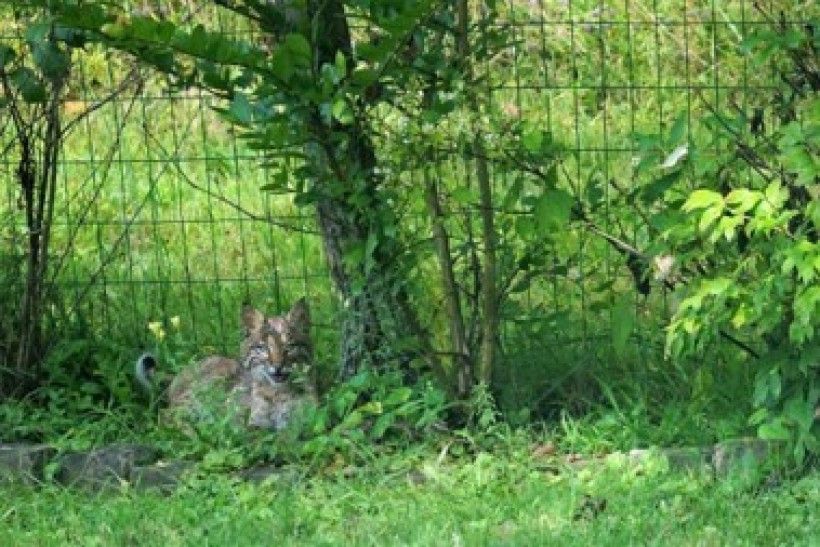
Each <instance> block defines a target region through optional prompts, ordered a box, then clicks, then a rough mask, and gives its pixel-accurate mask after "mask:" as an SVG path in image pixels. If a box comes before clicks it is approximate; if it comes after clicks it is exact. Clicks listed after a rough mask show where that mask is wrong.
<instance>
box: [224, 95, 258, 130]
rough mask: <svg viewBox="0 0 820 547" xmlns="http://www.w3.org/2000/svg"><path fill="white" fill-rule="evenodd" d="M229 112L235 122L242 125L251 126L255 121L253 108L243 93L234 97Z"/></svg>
mask: <svg viewBox="0 0 820 547" xmlns="http://www.w3.org/2000/svg"><path fill="white" fill-rule="evenodd" d="M228 112H229V113H230V114H231V116H232V118H233V120H234V121H236V122H239V123H240V124H250V123H251V122H252V121H253V108H252V107H251V103H250V101H249V100H248V97H247V96H246V95H244V94H242V93H237V94H236V95H234V98H233V101H231V107H230V109H229V110H228Z"/></svg>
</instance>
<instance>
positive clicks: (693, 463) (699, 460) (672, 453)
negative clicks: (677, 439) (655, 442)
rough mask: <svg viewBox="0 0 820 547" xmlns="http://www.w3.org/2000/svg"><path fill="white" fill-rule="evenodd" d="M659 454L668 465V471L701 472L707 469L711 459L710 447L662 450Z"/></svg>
mask: <svg viewBox="0 0 820 547" xmlns="http://www.w3.org/2000/svg"><path fill="white" fill-rule="evenodd" d="M660 453H661V454H662V455H663V456H664V457H665V458H666V461H667V462H668V463H669V469H671V470H673V471H703V470H705V469H708V468H709V465H710V463H711V459H712V449H711V448H710V447H701V446H687V447H681V448H664V449H661V450H660Z"/></svg>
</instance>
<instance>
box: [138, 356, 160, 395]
mask: <svg viewBox="0 0 820 547" xmlns="http://www.w3.org/2000/svg"><path fill="white" fill-rule="evenodd" d="M157 364H158V363H157V358H156V357H154V355H153V354H151V353H148V352H147V351H146V352H145V353H143V354H142V355H140V356H139V357H137V362H136V363H134V376H135V377H136V379H137V382H139V384H140V385H141V386H142V387H144V388H145V390H146V391H148V392H149V393H152V392H153V391H154V384H153V382H152V381H151V380H152V378H153V377H154V375H155V373H156V371H157Z"/></svg>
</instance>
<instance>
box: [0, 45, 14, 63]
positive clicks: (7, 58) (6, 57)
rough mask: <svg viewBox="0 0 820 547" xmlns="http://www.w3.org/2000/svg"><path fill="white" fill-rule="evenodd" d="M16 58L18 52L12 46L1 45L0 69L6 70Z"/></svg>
mask: <svg viewBox="0 0 820 547" xmlns="http://www.w3.org/2000/svg"><path fill="white" fill-rule="evenodd" d="M16 58H17V52H16V51H14V49H12V47H11V46H8V45H6V44H3V43H0V69H3V68H6V65H8V64H9V63H10V62H12V61H13V60H14V59H16Z"/></svg>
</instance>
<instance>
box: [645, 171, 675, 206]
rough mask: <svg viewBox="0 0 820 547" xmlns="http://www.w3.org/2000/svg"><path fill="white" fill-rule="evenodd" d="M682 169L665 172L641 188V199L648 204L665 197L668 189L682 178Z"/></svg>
mask: <svg viewBox="0 0 820 547" xmlns="http://www.w3.org/2000/svg"><path fill="white" fill-rule="evenodd" d="M681 172H682V171H681V170H680V169H678V170H676V171H672V172H669V173H666V174H664V175H663V176H661V177H660V178H658V179H656V180H655V181H653V182H651V183H649V184H647V185H646V186H644V187H643V188H641V193H640V197H641V201H643V202H644V203H646V204H651V203H654V202H656V201H657V200H659V199H660V198H662V197H663V195H664V194H665V193H666V191H667V190H669V189H670V188H671V187H672V186H673V185H674V184H675V183H676V182H677V181H678V179H680V176H681Z"/></svg>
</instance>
